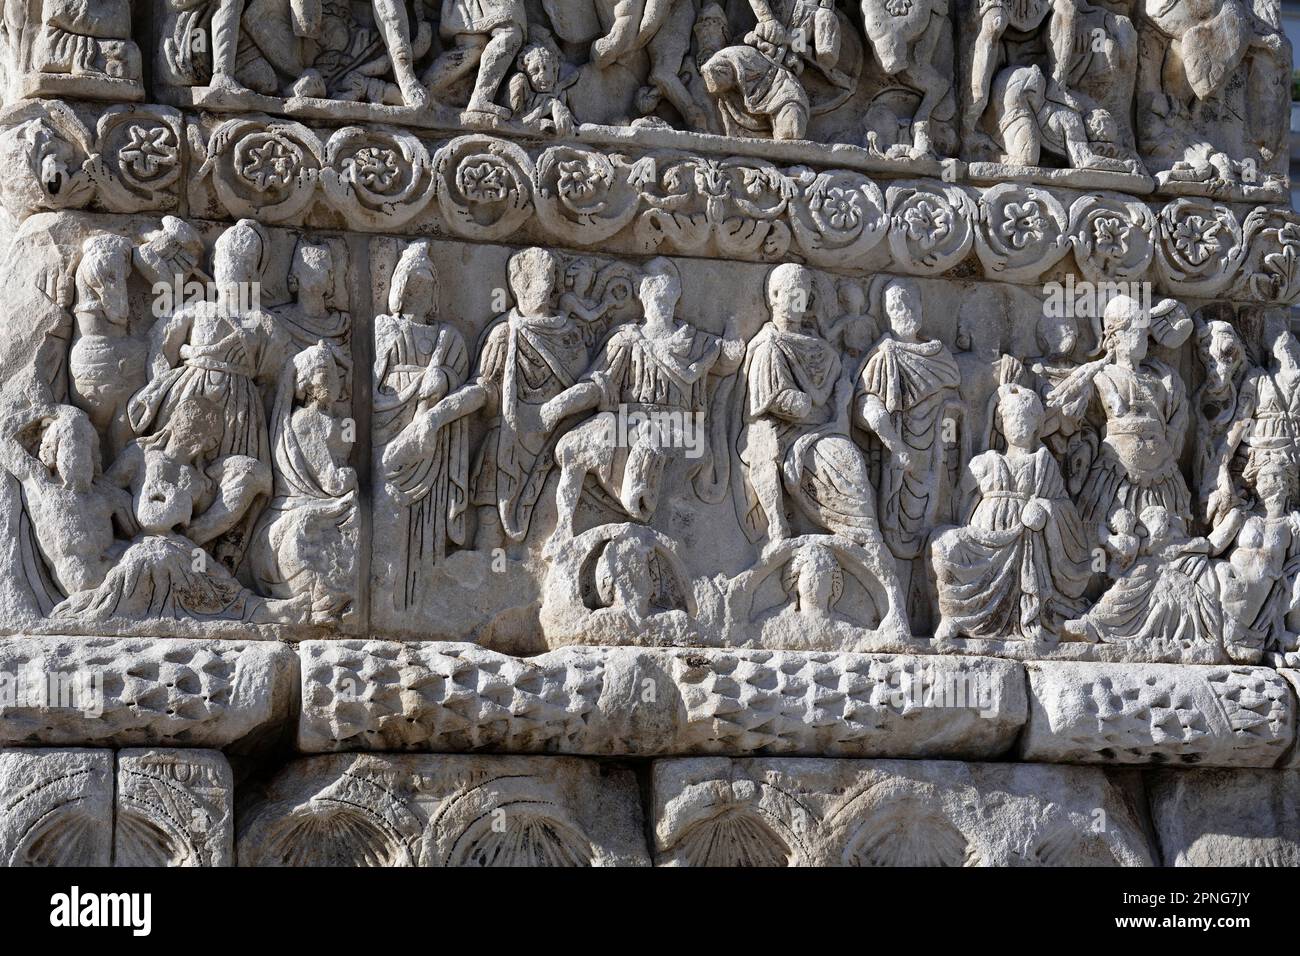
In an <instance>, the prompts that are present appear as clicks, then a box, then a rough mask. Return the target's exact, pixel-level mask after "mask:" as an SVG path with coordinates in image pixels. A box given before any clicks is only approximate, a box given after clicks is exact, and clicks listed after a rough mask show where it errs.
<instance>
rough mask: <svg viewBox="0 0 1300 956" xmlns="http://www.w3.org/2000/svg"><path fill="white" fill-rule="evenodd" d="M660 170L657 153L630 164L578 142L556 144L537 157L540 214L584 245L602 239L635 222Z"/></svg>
mask: <svg viewBox="0 0 1300 956" xmlns="http://www.w3.org/2000/svg"><path fill="white" fill-rule="evenodd" d="M655 175H656V169H655V161H654V158H653V157H649V156H647V157H645V158H644V159H641V160H638V161H637V162H634V163H630V164H629V163H628V162H627V161H626V160H625V159H624V158H623V157H622V156H613V157H607V156H605V155H603V154H602V153H598V152H596V151H594V150H590V149H582V148H579V147H576V146H552V147H551V148H550V149H548V150H547V151H546V152H544V153H542V155H541V156H540V157H538V159H537V170H536V172H535V173H534V177H535V179H534V181H535V184H536V193H537V218H538V220H540V221H541V223H542V225H543V226H545V227H546V229H547V230H548V231H549V232H550V233H551V234H552V235H554V236H555V237H557V238H559V239H562V240H564V241H565V242H570V243H573V244H574V245H579V246H588V245H592V244H594V243H597V242H602V241H604V240H605V239H608V238H609V237H610V236H613V235H615V234H616V233H618V232H619V231H620V230H621V229H623V228H625V227H626V226H628V225H629V224H631V222H632V220H633V219H635V218H636V214H637V211H638V210H639V209H640V207H641V190H642V188H643V187H644V186H645V185H646V184H647V183H650V182H653V181H654V179H655Z"/></svg>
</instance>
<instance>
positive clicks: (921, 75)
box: [907, 61, 951, 159]
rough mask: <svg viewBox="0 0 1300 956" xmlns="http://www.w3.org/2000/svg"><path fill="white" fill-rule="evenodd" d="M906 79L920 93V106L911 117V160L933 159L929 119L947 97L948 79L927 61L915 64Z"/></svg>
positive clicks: (933, 151) (949, 86)
mask: <svg viewBox="0 0 1300 956" xmlns="http://www.w3.org/2000/svg"><path fill="white" fill-rule="evenodd" d="M907 79H908V80H909V81H910V82H911V83H912V84H913V85H914V86H915V87H916V88H917V89H919V90H920V91H921V93H922V97H921V105H920V106H918V107H917V108H916V115H915V116H913V117H912V149H911V150H910V156H911V158H912V159H923V158H932V157H934V156H935V155H936V154H935V150H934V146H933V144H932V141H931V136H930V117H931V116H932V115H933V114H934V111H935V110H936V109H937V108H938V106H939V104H940V103H942V102H943V98H944V97H945V96H947V95H948V91H949V89H951V83H950V82H949V81H948V78H947V77H945V76H944V75H943V74H942V73H940V72H939V71H938V70H936V69H935V68H934V67H933V66H931V65H930V63H929V61H925V62H921V63H917V65H916V66H914V67H912V69H911V70H909V71H908V74H907Z"/></svg>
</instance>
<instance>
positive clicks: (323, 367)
mask: <svg viewBox="0 0 1300 956" xmlns="http://www.w3.org/2000/svg"><path fill="white" fill-rule="evenodd" d="M294 365H295V366H297V373H298V395H299V397H300V398H301V399H302V400H304V401H314V402H317V403H319V404H322V405H333V404H334V403H335V402H337V401H338V400H339V397H340V396H341V395H342V393H343V379H342V376H341V375H340V372H339V367H338V363H337V362H335V361H334V357H333V355H331V354H330V352H329V350H328V349H326V348H321V347H319V346H316V347H313V348H310V349H307V350H306V351H305V352H303V353H302V354H301V355H300V356H299V357H298V358H296V359H295V360H294Z"/></svg>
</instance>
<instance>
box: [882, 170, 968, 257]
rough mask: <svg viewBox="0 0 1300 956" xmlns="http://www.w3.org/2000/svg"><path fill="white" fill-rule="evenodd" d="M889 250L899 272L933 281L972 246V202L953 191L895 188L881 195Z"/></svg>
mask: <svg viewBox="0 0 1300 956" xmlns="http://www.w3.org/2000/svg"><path fill="white" fill-rule="evenodd" d="M885 196H886V202H887V209H888V211H889V249H890V252H892V253H893V256H894V263H895V265H896V266H897V267H898V269H899V271H901V272H908V273H911V274H913V275H938V274H940V273H942V272H947V271H948V270H949V269H951V268H952V267H953V266H955V265H957V263H959V262H961V261H962V260H963V259H965V258H966V255H967V253H969V252H970V248H971V244H972V243H973V242H974V240H975V227H974V221H975V217H976V215H977V210H976V206H975V202H974V200H972V199H971V197H970V195H969V194H968V193H967V192H966V191H965V190H963V189H961V188H960V187H958V186H945V185H943V184H941V183H900V184H898V185H896V186H890V187H889V190H888V192H886V194H885Z"/></svg>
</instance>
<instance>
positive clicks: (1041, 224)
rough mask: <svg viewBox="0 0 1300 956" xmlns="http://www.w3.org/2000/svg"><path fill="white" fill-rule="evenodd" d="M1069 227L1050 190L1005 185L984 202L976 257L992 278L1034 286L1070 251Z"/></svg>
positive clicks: (981, 208) (981, 205)
mask: <svg viewBox="0 0 1300 956" xmlns="http://www.w3.org/2000/svg"><path fill="white" fill-rule="evenodd" d="M1069 223H1070V217H1069V215H1068V214H1067V213H1066V211H1065V206H1063V205H1062V204H1061V201H1060V200H1059V199H1057V198H1056V197H1055V196H1053V195H1052V194H1051V193H1050V192H1048V191H1047V190H1046V189H1039V188H1037V187H1035V186H1024V185H1021V184H1019V183H1002V184H1001V185H998V186H994V187H993V188H992V189H990V190H988V191H987V192H985V193H984V195H983V196H981V197H980V208H979V227H978V228H977V229H976V230H975V254H976V255H978V256H979V260H980V262H981V263H982V264H983V266H984V272H985V274H986V275H987V276H988V277H989V278H992V279H1001V280H1003V281H1006V282H1028V281H1033V280H1034V279H1037V278H1038V277H1039V276H1041V275H1042V274H1043V273H1044V272H1046V271H1047V270H1048V269H1050V268H1051V267H1052V266H1054V265H1056V263H1057V262H1059V261H1060V260H1061V257H1062V256H1064V255H1065V254H1066V253H1067V252H1068V251H1069V250H1070V239H1069V234H1068V233H1067V229H1068V228H1069Z"/></svg>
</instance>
